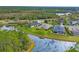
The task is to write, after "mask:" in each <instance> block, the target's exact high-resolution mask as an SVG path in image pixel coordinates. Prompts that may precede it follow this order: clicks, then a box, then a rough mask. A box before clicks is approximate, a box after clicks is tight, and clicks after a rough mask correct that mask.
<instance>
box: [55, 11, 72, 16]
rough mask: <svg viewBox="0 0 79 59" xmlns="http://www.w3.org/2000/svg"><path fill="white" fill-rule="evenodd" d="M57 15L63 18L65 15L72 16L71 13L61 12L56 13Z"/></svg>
mask: <svg viewBox="0 0 79 59" xmlns="http://www.w3.org/2000/svg"><path fill="white" fill-rule="evenodd" d="M56 15H58V16H63V15H67V16H68V15H71V13H70V12H61V13H56Z"/></svg>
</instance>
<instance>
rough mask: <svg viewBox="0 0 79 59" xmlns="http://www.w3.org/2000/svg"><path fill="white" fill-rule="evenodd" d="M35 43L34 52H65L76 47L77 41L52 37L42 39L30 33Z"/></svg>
mask: <svg viewBox="0 0 79 59" xmlns="http://www.w3.org/2000/svg"><path fill="white" fill-rule="evenodd" d="M28 36H29V37H30V38H31V39H32V40H33V41H34V43H35V47H34V48H33V49H32V51H33V52H64V51H66V50H69V49H70V48H74V47H75V45H76V42H67V41H59V40H54V39H53V40H52V39H47V38H44V39H41V38H39V37H37V36H34V35H28Z"/></svg>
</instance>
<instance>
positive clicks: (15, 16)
mask: <svg viewBox="0 0 79 59" xmlns="http://www.w3.org/2000/svg"><path fill="white" fill-rule="evenodd" d="M78 11H79V7H31V6H26V7H23V6H22V7H21V6H20V7H18V6H13V7H10V6H7V7H5V6H4V7H0V52H79V12H78Z"/></svg>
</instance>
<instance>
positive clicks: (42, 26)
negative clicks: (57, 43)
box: [41, 24, 52, 30]
mask: <svg viewBox="0 0 79 59" xmlns="http://www.w3.org/2000/svg"><path fill="white" fill-rule="evenodd" d="M50 27H52V25H49V24H42V25H41V28H44V29H46V30H47V29H49V28H50Z"/></svg>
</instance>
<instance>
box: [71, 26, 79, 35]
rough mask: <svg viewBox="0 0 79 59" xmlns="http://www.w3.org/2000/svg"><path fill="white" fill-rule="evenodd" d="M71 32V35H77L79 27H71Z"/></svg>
mask: <svg viewBox="0 0 79 59" xmlns="http://www.w3.org/2000/svg"><path fill="white" fill-rule="evenodd" d="M72 33H73V35H79V28H77V27H73V28H72Z"/></svg>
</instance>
